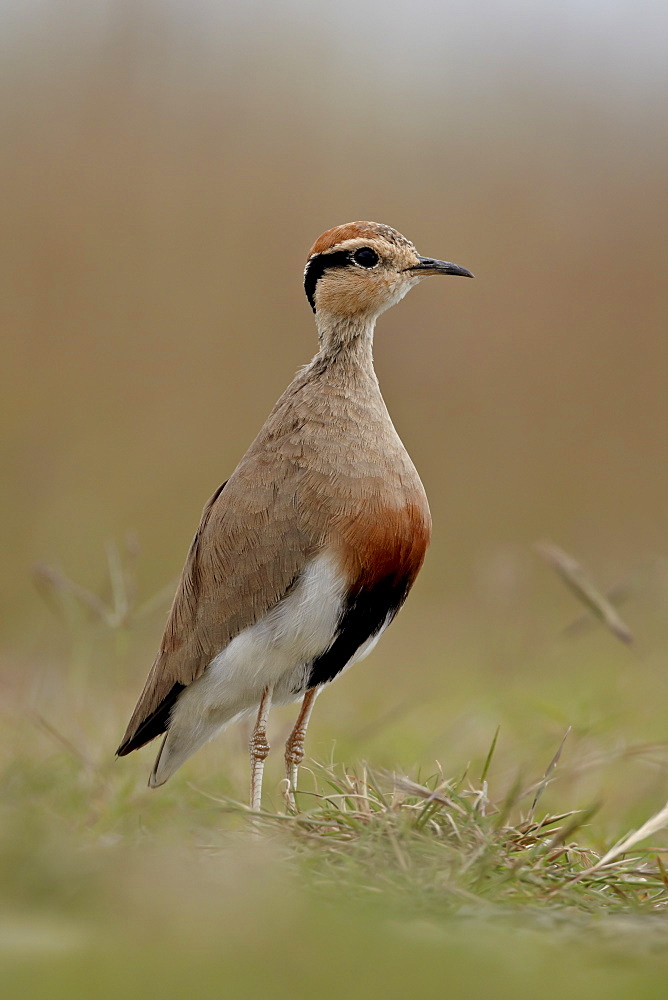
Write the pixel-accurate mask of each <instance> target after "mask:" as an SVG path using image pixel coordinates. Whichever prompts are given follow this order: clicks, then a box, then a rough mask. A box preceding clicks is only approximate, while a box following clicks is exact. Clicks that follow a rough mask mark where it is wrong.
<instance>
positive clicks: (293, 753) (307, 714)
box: [285, 688, 318, 809]
mask: <svg viewBox="0 0 668 1000" xmlns="http://www.w3.org/2000/svg"><path fill="white" fill-rule="evenodd" d="M317 693H318V688H310V689H309V690H308V691H307V692H306V694H305V695H304V699H303V701H302V707H301V709H300V710H299V715H298V716H297V721H296V722H295V728H294V729H293V730H292V732H291V733H290V735H289V736H288V739H287V742H286V744H285V774H286V777H287V779H288V788H287V793H286V799H287V802H288V807H289V808H290V809H294V808H295V792H296V791H297V772H298V770H299V765H300V764H301V762H302V761H303V759H304V737H305V736H306V727H307V726H308V722H309V719H310V718H311V712H312V711H313V705H314V703H315V699H316V695H317Z"/></svg>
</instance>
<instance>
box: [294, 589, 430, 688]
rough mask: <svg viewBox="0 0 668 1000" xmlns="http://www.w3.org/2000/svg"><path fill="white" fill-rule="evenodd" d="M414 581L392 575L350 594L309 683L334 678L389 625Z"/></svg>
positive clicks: (315, 662) (311, 672)
mask: <svg viewBox="0 0 668 1000" xmlns="http://www.w3.org/2000/svg"><path fill="white" fill-rule="evenodd" d="M411 582H412V581H411V580H410V579H406V577H401V578H400V579H397V578H396V577H395V576H388V577H385V579H384V580H380V581H379V582H378V583H375V584H374V585H373V586H370V587H369V586H367V587H360V588H359V590H357V591H353V593H352V594H350V596H349V597H348V600H347V602H346V605H345V607H344V609H343V612H342V613H341V617H340V619H339V624H338V627H337V634H336V638H335V639H334V642H333V643H332V645H331V646H330V647H329V649H327V650H325V652H324V653H322V654H321V655H320V656H318V657H316V659H315V660H314V661H313V662H312V664H311V671H310V674H309V678H308V681H307V687H309V688H313V687H317V686H318V685H319V684H327V683H328V682H329V681H333V680H334V678H335V677H336V675H337V674H339V673H340V672H341V671H342V670H343V668H344V667H345V666H346V664H347V663H348V662H349V661H350V660H351V659H352V658H353V656H354V655H355V653H356V652H357V650H358V649H359V648H360V646H363V645H364V643H365V642H367V641H368V640H369V639H371V638H372V637H373V636H375V635H378V633H379V632H380V630H381V629H382V628H383V626H384V625H385V624H388V625H389V623H390V622H391V621H392V619H393V618H394V616H395V615H396V613H397V611H398V610H399V608H400V607H401V605H402V604H403V603H404V601H405V600H406V597H407V596H408V591H409V590H410V584H411Z"/></svg>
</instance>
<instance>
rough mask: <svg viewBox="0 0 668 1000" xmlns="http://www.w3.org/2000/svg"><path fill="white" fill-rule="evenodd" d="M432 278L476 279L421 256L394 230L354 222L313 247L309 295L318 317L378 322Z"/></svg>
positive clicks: (306, 283) (308, 266)
mask: <svg viewBox="0 0 668 1000" xmlns="http://www.w3.org/2000/svg"><path fill="white" fill-rule="evenodd" d="M430 274H455V275H462V276H464V277H467V278H472V277H473V275H472V274H471V272H470V271H467V270H466V268H464V267H459V265H457V264H450V263H449V262H448V261H445V260H435V259H434V258H433V257H421V256H420V255H419V254H418V252H417V250H416V249H415V247H414V246H413V244H412V243H411V242H410V240H407V239H406V237H405V236H402V235H401V233H398V232H397V230H396V229H392V228H390V226H383V225H380V224H379V223H377V222H349V223H348V224H347V225H344V226H336V227H335V228H334V229H328V230H327V232H326V233H323V234H322V236H320V237H319V238H318V239H317V240H316V241H315V243H314V244H313V246H312V248H311V251H310V253H309V256H308V260H307V262H306V268H305V270H304V291H305V292H306V297H307V298H308V300H309V303H310V304H311V308H312V309H313V312H314V313H316V315H317V316H319V317H322V316H323V315H325V314H326V315H329V316H337V317H347V318H353V317H355V318H359V319H363V318H364V319H372V318H373V319H375V317H376V316H379V315H380V314H381V313H382V312H384V311H385V310H386V309H389V307H390V306H393V305H394V304H395V303H396V302H399V301H400V300H401V299H402V298H403V297H404V295H405V294H406V292H408V291H409V290H410V289H411V288H412V287H413V286H414V285H416V284H417V283H418V282H419V281H421V280H422V278H425V277H427V276H428V275H430Z"/></svg>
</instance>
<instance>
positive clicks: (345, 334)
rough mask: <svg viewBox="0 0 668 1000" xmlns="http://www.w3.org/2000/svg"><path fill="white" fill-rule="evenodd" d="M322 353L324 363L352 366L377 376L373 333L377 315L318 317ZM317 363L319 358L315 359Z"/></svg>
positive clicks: (325, 315) (321, 359)
mask: <svg viewBox="0 0 668 1000" xmlns="http://www.w3.org/2000/svg"><path fill="white" fill-rule="evenodd" d="M315 321H316V326H317V327H318V339H319V341H320V350H319V351H318V354H317V355H316V357H317V358H318V359H319V360H320V362H321V363H324V364H327V365H329V364H334V363H336V364H343V365H346V367H347V366H348V365H352V366H354V367H355V368H357V369H364V370H365V371H367V372H368V373H369V374H371V375H374V377H375V374H374V369H373V332H374V328H375V326H376V317H375V316H365V317H358V316H335V315H332V314H331V313H325V314H324V315H318V314H316V320H315ZM314 360H315V359H314Z"/></svg>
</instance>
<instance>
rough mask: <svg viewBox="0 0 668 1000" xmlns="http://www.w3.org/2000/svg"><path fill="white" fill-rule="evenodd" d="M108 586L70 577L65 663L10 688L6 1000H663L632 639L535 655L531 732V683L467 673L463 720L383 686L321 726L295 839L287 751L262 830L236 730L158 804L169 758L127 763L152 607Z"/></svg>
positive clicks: (657, 750) (641, 692) (645, 659)
mask: <svg viewBox="0 0 668 1000" xmlns="http://www.w3.org/2000/svg"><path fill="white" fill-rule="evenodd" d="M111 565H112V579H111V586H110V594H112V595H115V596H113V599H112V598H109V599H108V600H107V602H106V603H105V602H103V601H102V599H101V598H98V599H97V601H98V603H97V606H96V607H93V606H94V605H95V604H96V600H95V599H94V596H92V595H90V594H88V596H86V594H85V593H84V592H78V593H77V594H74V593H73V592H72V588H70V587H69V586H68V585H67V583H66V582H65V581H64V580H62V579H57V580H56V581H55V582H54V579H53V578H52V579H51V582H50V583H49V584H47V587H46V594H47V596H48V597H49V600H50V602H51V604H52V607H53V608H54V609H55V610H57V611H58V612H59V614H60V617H61V623H60V625H59V626H58V629H59V634H60V636H61V640H62V641H63V645H62V648H61V650H60V651H59V652H54V653H53V657H54V660H53V662H52V663H50V664H49V663H47V662H45V660H44V658H43V655H41V656H40V658H39V659H38V660H35V661H33V660H31V659H30V658H29V657H27V655H26V654H24V655H23V660H22V661H21V660H20V657H18V654H15V658H13V659H12V658H10V661H9V662H8V664H7V666H8V670H7V678H8V680H9V678H10V677H11V679H12V683H11V684H8V686H7V687H6V688H5V691H6V692H7V695H8V697H7V699H6V701H5V706H6V711H5V713H4V719H3V737H2V741H1V743H0V747H1V749H2V771H3V780H2V784H3V789H4V792H3V797H2V807H1V808H2V822H1V827H0V843H1V847H2V881H3V889H2V905H1V908H0V949H1V951H2V963H0V965H1V971H0V983H1V986H2V993H3V996H10V997H14V996H17V997H18V996H28V995H29V996H34V997H42V996H43V997H49V998H60V997H68V998H72V997H74V998H76V997H79V996H81V997H84V996H86V997H88V996H91V995H94V996H96V997H102V998H104V997H107V996H109V997H112V996H114V997H116V996H118V995H123V996H127V997H135V996H137V997H139V996H141V997H146V996H154V995H156V996H157V995H160V996H164V997H181V996H185V995H194V996H198V997H208V996H220V995H226V996H230V997H235V998H236V997H240V998H243V997H259V996H269V997H272V998H273V997H276V998H281V997H284V996H285V997H287V996H294V995H295V994H303V995H304V996H310V995H314V994H315V993H316V992H317V994H318V996H321V997H329V996H332V997H334V996H339V995H341V994H343V993H344V994H345V995H347V996H350V997H356V996H360V997H361V996H369V995H383V996H388V997H393V996H397V997H399V996H402V997H403V996H405V995H406V994H407V993H409V992H410V993H416V994H421V995H424V996H434V997H441V996H449V995H457V996H463V997H469V996H470V997H479V996H482V995H489V996H494V997H506V996H508V997H510V996H513V997H517V996H518V995H527V996H534V995H536V996H537V995H541V996H548V997H549V996H555V997H556V996H560V995H563V994H564V993H567V994H568V995H570V996H573V997H580V996H582V997H585V996H586V997H587V998H592V997H598V996H600V997H603V996H606V997H628V996H631V995H633V996H642V997H655V996H656V997H657V998H658V997H665V996H666V992H667V990H666V983H667V982H668V948H667V947H666V911H667V909H668V877H667V876H666V871H665V867H664V860H665V859H666V858H667V856H668V855H667V852H668V848H667V847H666V844H667V840H666V836H665V833H664V832H663V829H664V827H665V825H666V823H667V822H668V816H666V814H665V810H663V808H662V807H663V802H664V801H665V786H666V782H665V777H666V770H667V767H666V763H667V759H668V753H667V749H666V745H665V744H664V743H662V742H661V741H656V740H654V736H655V735H656V733H657V732H659V731H660V727H661V721H662V713H663V699H662V695H661V687H660V684H659V682H658V681H655V687H654V695H655V696H654V697H652V688H651V684H652V678H656V677H657V671H656V656H657V653H656V649H653V650H652V651H650V650H647V651H646V652H644V653H643V652H642V651H641V652H640V653H637V654H634V655H635V660H634V661H633V675H634V676H633V680H632V682H630V681H628V673H629V663H628V661H626V662H625V663H624V667H623V669H622V668H621V667H619V666H618V664H617V661H616V659H615V657H616V656H617V650H618V646H616V645H615V640H614V639H612V640H610V637H609V636H607V635H605V633H603V632H602V631H599V632H597V631H596V629H597V626H595V627H594V628H593V629H592V628H589V630H588V629H587V626H586V625H579V626H578V627H577V628H576V629H575V632H576V633H578V632H579V630H581V629H584V631H585V633H586V635H585V638H584V642H585V643H587V642H589V643H593V645H590V646H589V647H587V646H586V645H585V647H584V648H583V647H581V646H580V647H579V646H578V643H581V642H582V641H583V640H582V638H580V639H575V640H574V639H573V637H572V636H569V637H568V638H567V640H566V644H565V645H564V646H562V647H560V649H561V652H555V649H554V647H553V648H551V650H550V651H549V653H548V652H546V653H545V654H544V655H545V656H546V657H547V663H548V664H549V669H548V670H547V671H542V670H541V669H537V672H536V676H535V679H534V683H533V684H532V693H531V699H533V708H529V703H528V702H526V701H525V702H524V703H521V702H520V703H519V704H518V700H519V694H518V691H519V687H520V686H522V687H525V688H526V685H527V682H526V676H525V674H524V673H522V672H521V673H520V675H519V678H518V680H517V686H516V684H515V682H514V681H513V679H512V677H510V678H508V679H507V684H506V685H505V686H506V688H507V690H505V691H504V690H503V685H499V686H498V687H497V688H496V689H495V690H490V689H489V688H488V689H487V690H486V691H483V690H482V689H481V688H480V687H479V686H478V683H477V681H476V680H475V671H472V670H471V671H468V673H467V671H465V670H462V671H461V673H460V674H459V675H458V676H457V681H458V688H459V689H460V697H461V704H460V703H459V702H457V700H456V699H455V698H454V696H453V699H452V701H453V702H454V704H450V705H449V704H448V700H447V698H446V697H445V695H444V693H443V692H442V691H441V690H440V689H439V686H438V682H437V679H436V678H435V680H434V690H435V692H436V695H435V702H434V703H433V704H431V703H430V702H429V701H428V700H427V701H425V700H422V701H417V702H413V703H411V702H410V701H409V702H406V700H405V695H406V691H402V689H401V685H400V683H399V678H397V690H396V691H394V690H392V689H391V686H390V690H389V691H382V692H381V691H379V689H378V683H377V681H378V676H377V675H376V677H375V678H374V675H373V670H374V667H373V665H372V663H371V664H370V666H369V669H368V671H365V670H364V669H361V668H360V669H359V671H358V673H357V675H356V676H355V675H354V673H353V672H351V674H350V675H347V677H346V678H344V679H343V680H342V681H340V682H339V684H338V685H335V686H334V687H333V688H332V690H331V691H330V692H328V694H327V696H326V697H323V699H322V700H321V702H319V705H318V713H316V717H315V718H314V723H313V729H312V732H311V734H310V744H309V749H311V751H312V752H314V753H316V754H317V753H320V758H321V762H320V763H314V761H312V760H309V761H307V762H306V765H305V766H304V767H303V768H302V772H301V792H300V794H299V812H298V814H297V815H288V813H287V812H286V807H285V804H284V802H283V798H282V794H281V776H280V753H276V754H275V755H274V757H273V759H272V758H270V766H269V769H268V773H267V782H266V794H265V802H264V805H265V811H264V813H263V814H262V816H261V817H259V818H258V817H252V816H251V815H250V814H249V812H248V810H247V809H246V807H245V806H244V804H243V800H244V799H245V796H246V792H247V779H246V768H247V762H246V757H245V753H244V749H243V743H244V739H245V733H243V732H241V731H240V729H239V728H238V729H237V730H232V731H230V732H228V733H226V734H224V735H223V737H221V738H220V740H218V741H216V743H214V744H212V745H211V746H210V747H208V748H207V749H205V750H204V751H203V752H202V753H201V754H200V755H198V756H197V758H195V760H194V761H193V762H192V763H191V764H189V765H188V766H186V767H184V768H183V769H182V770H181V771H180V772H179V773H178V774H177V775H176V776H175V778H174V779H173V780H172V781H170V782H169V784H168V785H167V786H165V788H163V789H161V790H160V791H159V792H158V793H155V792H150V791H149V790H148V789H146V787H145V784H144V782H145V780H146V774H147V771H148V758H149V757H150V755H151V751H150V750H149V751H148V752H145V753H144V754H143V755H135V756H133V758H130V759H128V760H124V761H115V760H114V759H113V747H114V746H115V743H116V742H117V737H118V734H119V733H120V732H121V730H122V728H123V722H124V717H125V715H126V714H127V711H128V708H129V707H130V703H131V701H132V697H133V694H134V693H136V692H135V688H136V676H134V673H133V671H129V669H128V665H130V664H134V663H135V661H136V660H137V659H138V658H139V657H140V655H141V656H144V655H145V647H146V646H147V644H148V643H149V642H150V641H151V640H152V632H153V631H154V624H152V623H151V622H150V617H151V614H152V613H153V610H155V609H157V608H158V607H159V606H160V601H159V600H158V601H156V602H155V607H153V606H152V605H149V606H147V607H146V609H145V612H146V614H145V615H144V611H142V608H141V605H139V606H136V605H135V606H134V607H133V600H132V597H131V594H130V593H129V592H126V591H125V590H124V589H123V584H122V574H120V575H119V573H118V567H116V571H114V559H112V560H111ZM114 572H116V585H115V587H114ZM48 576H49V574H48V573H47V574H46V575H45V574H42V575H41V577H40V580H41V585H42V586H43V585H44V580H45V579H46V577H48ZM573 583H574V580H571V584H573ZM575 583H577V581H575ZM576 589H577V588H576ZM579 596H581V597H583V596H587V595H583V593H580V594H579ZM589 597H590V598H592V593H590V594H589ZM589 604H590V606H592V601H591V600H590V601H589ZM84 607H88V612H89V613H87V616H84V615H83V614H82V608H84ZM593 610H594V612H595V613H596V614H599V615H601V614H602V612H604V611H605V610H606V608H605V607H604V606H601V605H600V595H599V594H598V592H597V591H595V590H594V591H593ZM576 614H577V612H576ZM144 617H146V620H147V622H148V624H147V625H146V628H145V629H144V626H143V625H142V621H143V620H144ZM637 617H638V616H636V618H637ZM651 617H652V616H651V614H650V615H649V616H648V618H647V620H646V621H645V622H644V623H642V624H641V628H644V627H645V626H647V627H648V631H650V632H651V629H649V621H650V619H651ZM55 636H56V633H54V632H49V645H50V648H51V649H52V650H53V649H55V647H56V644H55ZM64 636H66V637H67V639H66V640H64V639H63V637H64ZM627 638H628V637H627ZM399 639H400V637H399ZM597 643H599V644H600V645H596V644H597ZM619 648H622V647H621V646H620V647H619ZM587 650H588V652H587ZM594 652H596V659H595V660H594V659H590V660H589V662H588V664H587V680H586V684H585V683H584V681H582V682H580V681H579V678H580V677H581V676H582V674H581V671H582V664H581V662H580V660H581V658H584V659H587V656H588V655H590V654H593V653H594ZM460 655H461V650H460ZM470 655H471V659H473V657H474V652H473V651H471V654H470ZM625 655H626V654H625ZM18 662H21V663H22V667H23V669H22V671H18V670H17V669H16V668H17V663H18ZM375 662H376V664H378V662H379V659H378V657H377V658H376V660H375ZM536 662H537V664H538V666H539V658H537V660H536ZM375 669H377V667H376V668H375ZM19 673H22V675H23V676H22V681H18V680H17V678H18V676H19ZM486 676H489V675H486ZM110 677H111V678H113V679H114V681H115V682H114V684H113V685H112V684H110ZM349 678H352V680H349ZM472 678H473V679H472ZM622 678H625V680H622ZM367 684H368V685H369V687H368V688H366V687H365V685H367ZM578 684H580V689H578ZM409 687H410V685H409ZM548 689H549V690H550V691H551V701H550V702H549V704H548V703H547V702H546V701H543V704H542V705H540V707H539V704H540V702H541V698H545V697H546V695H545V691H546V690H548ZM337 691H338V692H339V693H338V694H337ZM372 693H375V694H374V697H375V698H376V701H377V703H378V704H379V705H380V709H378V710H377V711H376V712H375V714H373V713H372V712H370V707H369V706H370V704H371V702H370V700H369V699H370V697H371V694H372ZM337 699H338V700H337ZM590 699H591V703H590ZM402 700H403V701H402ZM594 703H595V704H596V705H597V710H596V711H594V710H593V708H592V707H591V706H592V705H593V704H594ZM351 706H353V707H351ZM641 706H642V707H643V708H642V710H641ZM460 709H461V714H460ZM569 710H570V711H571V717H572V718H573V720H574V722H575V725H574V727H573V728H568V726H567V725H566V724H565V723H564V720H565V718H566V717H567V715H566V713H567V712H568V711H569ZM643 711H644V714H643ZM625 713H626V714H630V715H633V716H634V717H635V718H636V719H637V720H639V731H638V732H637V734H634V732H633V730H632V729H631V728H630V727H629V726H628V724H627V722H626V721H625V718H626V716H625ZM292 714H293V713H292V712H290V711H287V710H286V711H285V712H284V713H283V714H281V712H279V713H278V715H277V719H276V721H275V722H274V744H275V745H276V746H277V749H278V744H279V743H280V739H281V737H282V736H283V735H284V733H285V731H286V729H287V727H288V726H289V722H290V719H291V716H292ZM370 716H371V718H370ZM494 716H496V720H497V721H498V722H499V723H500V728H499V729H497V728H496V725H494V726H492V725H491V722H490V720H491V719H493V718H494ZM465 719H466V720H469V722H470V726H469V729H468V730H467V729H466V728H465V727H464V721H463V720H465ZM437 720H440V724H441V726H442V727H443V729H444V737H443V741H442V743H439V740H438V737H437V733H438V721H437ZM585 720H588V721H585ZM634 735H637V736H638V737H642V736H644V737H645V738H644V739H642V738H638V739H635V738H633V737H634ZM337 737H338V738H339V742H338V743H335V742H334V739H336V738H337ZM471 748H473V751H474V752H473V753H470V750H471ZM443 749H444V750H445V751H446V763H445V764H443V766H441V765H440V764H438V763H437V762H435V760H434V757H435V756H436V754H435V753H434V750H436V751H438V753H439V756H441V754H440V751H441V750H443ZM365 758H366V760H367V761H368V763H365V762H364V760H365ZM342 760H350V761H354V763H352V764H350V765H348V764H343V763H342ZM221 761H222V762H223V767H222V768H221ZM662 796H663V798H662ZM631 828H634V829H636V830H638V837H637V838H636V839H635V840H634V839H633V838H631V839H630V840H627V841H626V842H625V843H619V840H620V838H624V837H626V836H627V835H628V834H629V830H630V829H631Z"/></svg>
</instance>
